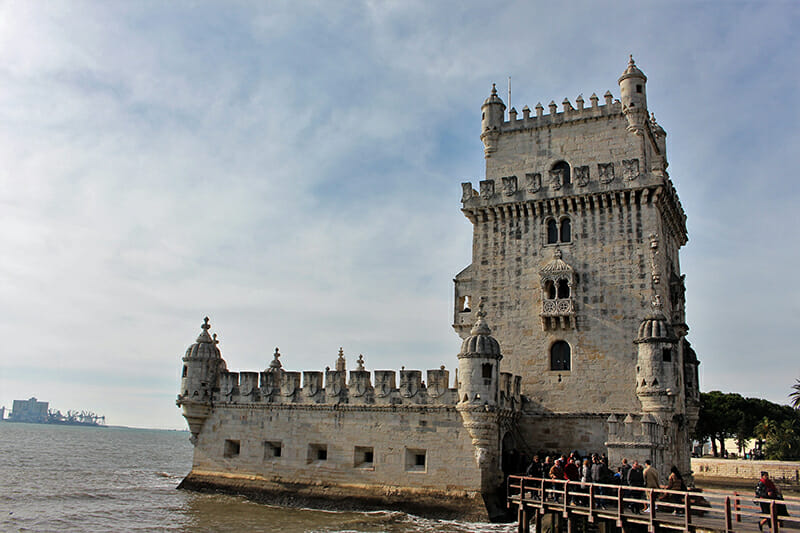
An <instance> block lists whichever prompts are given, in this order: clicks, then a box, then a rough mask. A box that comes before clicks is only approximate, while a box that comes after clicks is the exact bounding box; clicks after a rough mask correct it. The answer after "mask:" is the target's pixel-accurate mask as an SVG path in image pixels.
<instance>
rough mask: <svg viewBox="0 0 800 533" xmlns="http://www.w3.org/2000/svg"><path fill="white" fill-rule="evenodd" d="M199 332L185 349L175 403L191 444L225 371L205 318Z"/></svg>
mask: <svg viewBox="0 0 800 533" xmlns="http://www.w3.org/2000/svg"><path fill="white" fill-rule="evenodd" d="M201 327H202V330H203V331H202V332H201V333H200V335H199V336H198V337H197V340H196V341H195V343H194V344H192V345H191V346H189V348H187V349H186V354H185V355H184V356H183V370H182V372H181V388H180V390H179V391H178V399H177V401H176V402H175V403H176V404H177V405H178V407H180V408H181V410H182V411H183V417H184V418H185V419H186V422H187V423H188V424H189V430H190V431H191V433H192V443H195V442H196V440H197V436H198V434H199V433H200V430H201V429H202V427H203V424H204V423H205V421H206V419H207V418H208V416H209V414H210V413H211V406H212V397H213V394H214V392H215V391H217V390H219V376H220V374H221V373H222V371H223V370H226V369H227V367H226V365H225V361H224V360H223V359H222V355H221V354H220V351H219V348H217V339H216V337H217V335H216V334H214V337H213V338H212V337H211V335H209V334H208V330H209V329H211V324H209V321H208V317H206V318H205V319H204V321H203V325H202V326H201Z"/></svg>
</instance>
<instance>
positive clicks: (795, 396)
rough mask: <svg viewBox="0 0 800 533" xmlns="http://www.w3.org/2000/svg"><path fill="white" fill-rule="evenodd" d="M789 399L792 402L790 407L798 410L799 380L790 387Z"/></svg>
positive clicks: (799, 405) (799, 404)
mask: <svg viewBox="0 0 800 533" xmlns="http://www.w3.org/2000/svg"><path fill="white" fill-rule="evenodd" d="M789 399H790V400H792V407H794V408H795V409H800V379H796V380H795V383H794V385H792V392H790V393H789Z"/></svg>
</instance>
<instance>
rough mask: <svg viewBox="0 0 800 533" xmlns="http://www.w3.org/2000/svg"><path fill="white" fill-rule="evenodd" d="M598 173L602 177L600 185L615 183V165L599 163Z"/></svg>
mask: <svg viewBox="0 0 800 533" xmlns="http://www.w3.org/2000/svg"><path fill="white" fill-rule="evenodd" d="M597 173H598V174H599V175H600V183H611V182H612V181H614V163H598V165H597Z"/></svg>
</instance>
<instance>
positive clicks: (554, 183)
mask: <svg viewBox="0 0 800 533" xmlns="http://www.w3.org/2000/svg"><path fill="white" fill-rule="evenodd" d="M563 184H564V169H563V168H554V169H553V170H551V171H550V186H551V187H552V188H553V190H556V191H557V190H559V189H560V188H561V186H562V185H563Z"/></svg>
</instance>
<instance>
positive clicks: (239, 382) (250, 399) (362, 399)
mask: <svg viewBox="0 0 800 533" xmlns="http://www.w3.org/2000/svg"><path fill="white" fill-rule="evenodd" d="M425 375H426V381H423V379H422V378H423V372H422V371H421V370H406V369H402V370H400V371H399V376H398V372H396V371H394V370H375V371H373V372H370V371H367V370H351V371H350V372H349V380H348V379H347V378H348V376H347V371H343V370H331V369H329V368H326V369H325V370H324V371H303V372H296V371H286V370H283V369H274V368H273V369H270V370H265V371H263V372H229V371H227V370H225V371H223V372H222V373H221V374H220V376H219V390H217V391H214V395H213V402H214V404H216V405H219V404H253V403H255V404H293V405H295V404H306V405H317V404H319V405H323V404H335V405H341V404H351V405H352V404H355V405H391V406H399V405H410V406H414V405H442V406H447V405H449V406H455V405H456V404H457V403H458V400H459V398H458V382H457V379H458V377H457V375H456V376H455V379H454V381H453V384H452V387H451V386H450V371H449V370H446V369H445V367H444V366H442V367H440V368H438V369H434V370H427V371H426V374H425ZM398 377H399V382H398ZM520 385H521V379H520V377H519V376H512V375H511V374H510V373H508V372H501V373H500V383H499V394H498V407H500V408H509V409H515V410H517V409H519V407H520V405H521V397H520Z"/></svg>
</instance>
